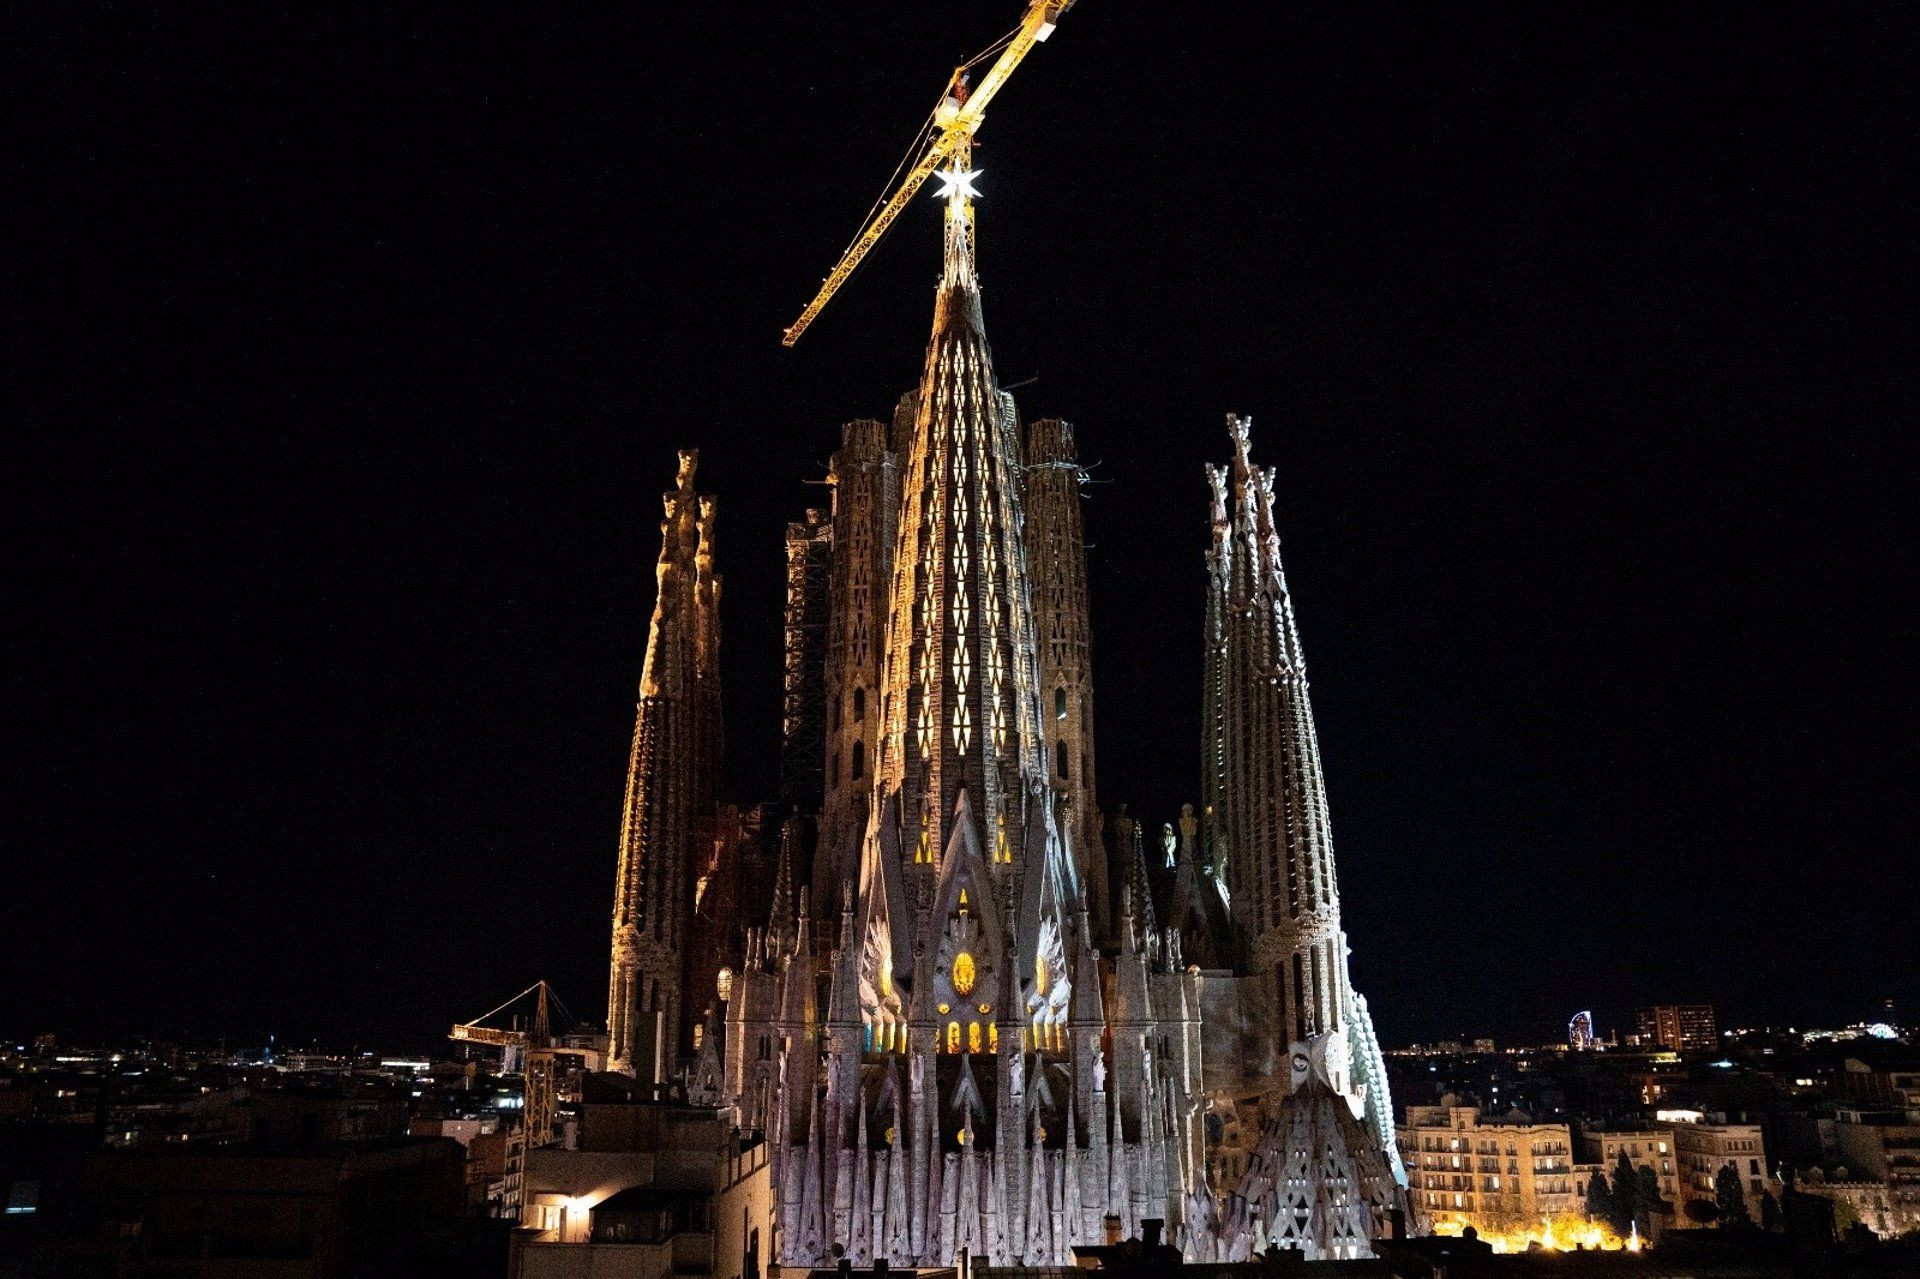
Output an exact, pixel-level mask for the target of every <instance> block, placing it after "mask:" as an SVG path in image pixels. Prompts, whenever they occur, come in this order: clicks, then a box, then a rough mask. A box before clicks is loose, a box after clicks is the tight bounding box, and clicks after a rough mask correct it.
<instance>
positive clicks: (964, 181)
mask: <svg viewBox="0 0 1920 1279" xmlns="http://www.w3.org/2000/svg"><path fill="white" fill-rule="evenodd" d="M979 176H980V170H978V169H973V170H971V171H968V172H962V171H961V170H960V169H959V168H952V169H942V170H940V171H939V172H938V173H936V174H934V175H933V178H934V181H936V182H938V183H939V184H940V189H939V190H938V191H935V192H934V194H935V195H937V196H939V197H940V198H941V199H942V200H950V199H952V198H953V197H954V196H959V197H960V198H961V199H962V200H977V199H979V198H980V192H979V191H978V190H977V189H976V188H975V187H974V185H973V180H974V179H975V178H977V177H979Z"/></svg>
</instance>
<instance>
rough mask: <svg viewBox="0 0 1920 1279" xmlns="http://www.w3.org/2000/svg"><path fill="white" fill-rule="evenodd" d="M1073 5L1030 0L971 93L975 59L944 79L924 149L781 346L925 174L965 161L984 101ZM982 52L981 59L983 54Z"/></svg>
mask: <svg viewBox="0 0 1920 1279" xmlns="http://www.w3.org/2000/svg"><path fill="white" fill-rule="evenodd" d="M1072 7H1073V0H1030V2H1029V3H1028V5H1027V11H1026V14H1025V16H1023V17H1022V18H1021V20H1020V25H1019V26H1018V27H1016V28H1015V29H1014V31H1013V34H1012V35H1010V36H1008V37H1007V39H1006V44H1005V47H1004V48H1002V49H1001V51H1000V56H999V57H998V58H996V59H995V60H994V63H993V65H992V66H991V67H989V68H988V69H987V72H986V74H985V75H983V76H981V77H980V83H979V84H977V85H974V86H973V87H972V90H971V92H969V90H968V85H967V75H968V72H969V70H970V68H971V67H972V66H973V63H968V64H967V65H966V66H962V67H959V68H957V69H955V71H954V73H953V76H952V77H951V78H950V79H949V80H948V81H947V88H946V92H945V93H944V94H943V95H942V97H941V100H940V105H939V106H937V107H935V108H934V113H933V130H934V131H933V136H932V137H931V138H930V139H929V140H928V142H927V145H926V149H925V150H924V151H922V152H921V153H920V155H919V157H918V158H917V159H916V160H915V161H914V163H913V166H912V167H911V168H909V169H908V170H907V174H906V176H905V177H904V178H902V179H901V181H900V185H899V186H898V187H896V188H895V189H894V191H893V194H892V195H891V196H889V197H888V198H887V200H886V202H885V203H884V204H882V205H881V206H880V207H879V208H878V209H876V210H875V211H874V213H873V215H872V216H871V217H870V218H868V219H867V223H866V225H865V226H863V227H861V228H860V231H859V233H858V234H857V235H855V236H854V238H853V243H852V244H850V245H848V246H847V251H846V253H844V254H843V255H842V256H841V258H840V261H839V262H837V263H835V264H834V268H833V270H832V271H831V272H829V273H828V275H827V278H826V279H825V280H824V281H822V282H821V284H820V291H819V292H818V293H816V294H814V295H813V300H812V301H811V302H809V303H807V307H806V310H804V311H802V312H800V318H799V319H797V320H795V321H794V322H793V323H792V324H790V325H788V326H787V328H786V331H785V333H784V334H783V335H782V336H781V339H780V341H781V345H783V346H792V345H793V344H794V343H795V342H797V341H799V340H800V335H801V334H802V333H804V332H806V331H807V326H808V325H809V324H812V323H813V318H814V317H815V316H816V315H819V314H820V310H821V308H822V307H824V306H826V304H827V301H828V299H830V298H832V297H833V295H834V294H835V293H837V292H838V291H839V289H840V286H841V285H843V284H845V283H846V282H847V279H848V277H850V276H851V275H852V274H853V272H854V270H855V268H857V267H858V266H859V265H860V262H861V260H862V259H863V258H865V257H866V256H867V254H868V252H870V251H871V250H872V248H873V246H874V245H876V244H878V243H879V242H880V237H881V236H883V235H885V234H886V233H887V228H888V227H890V226H892V225H893V223H894V219H896V218H898V217H899V216H900V212H901V210H903V209H905V208H906V207H907V203H908V201H910V200H912V199H913V197H914V196H915V195H916V194H918V193H919V190H920V188H921V187H923V186H925V185H926V182H927V179H928V178H930V177H932V176H933V175H934V173H935V172H936V171H937V170H938V169H939V168H940V167H941V166H942V165H944V164H946V163H947V162H948V161H949V160H953V159H958V160H960V161H961V162H962V164H963V167H964V162H965V160H966V158H967V156H968V154H969V153H970V152H971V149H972V146H973V135H974V134H975V132H977V131H978V130H979V128H980V122H981V120H982V119H983V118H984V117H985V115H986V110H987V104H989V103H990V102H992V101H993V98H994V95H995V94H997V93H999V92H1000V89H1001V87H1002V86H1003V85H1005V84H1006V82H1007V79H1008V77H1010V76H1011V75H1013V72H1014V68H1016V67H1018V66H1019V65H1020V63H1021V62H1022V61H1023V60H1024V59H1025V58H1026V56H1027V54H1028V53H1030V52H1032V50H1033V46H1034V45H1036V44H1039V43H1041V42H1042V41H1044V40H1046V39H1047V37H1048V36H1051V35H1052V34H1053V29H1054V27H1055V25H1057V24H1058V22H1059V20H1060V15H1062V14H1064V13H1065V12H1066V11H1067V10H1068V9H1070V8H1072ZM981 56H982V57H983V58H984V56H985V55H984V54H983V55H981ZM974 61H975V62H978V61H980V59H979V58H976V59H975V60H974Z"/></svg>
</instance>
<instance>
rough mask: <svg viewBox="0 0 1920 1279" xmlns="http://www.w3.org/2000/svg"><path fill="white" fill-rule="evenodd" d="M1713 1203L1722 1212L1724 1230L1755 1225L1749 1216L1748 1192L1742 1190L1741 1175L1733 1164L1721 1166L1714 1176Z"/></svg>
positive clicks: (1721, 1222) (1721, 1221)
mask: <svg viewBox="0 0 1920 1279" xmlns="http://www.w3.org/2000/svg"><path fill="white" fill-rule="evenodd" d="M1713 1203H1714V1207H1716V1208H1718V1209H1719V1210H1720V1224H1721V1227H1722V1228H1723V1229H1724V1228H1726V1227H1733V1228H1734V1229H1738V1228H1740V1227H1742V1226H1747V1227H1751V1226H1752V1225H1753V1218H1752V1217H1751V1216H1749V1215H1748V1214H1747V1196H1746V1192H1744V1191H1743V1190H1741V1189H1740V1174H1739V1173H1737V1172H1735V1171H1734V1168H1733V1165H1732V1164H1721V1165H1720V1171H1719V1172H1716V1173H1714V1174H1713Z"/></svg>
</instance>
